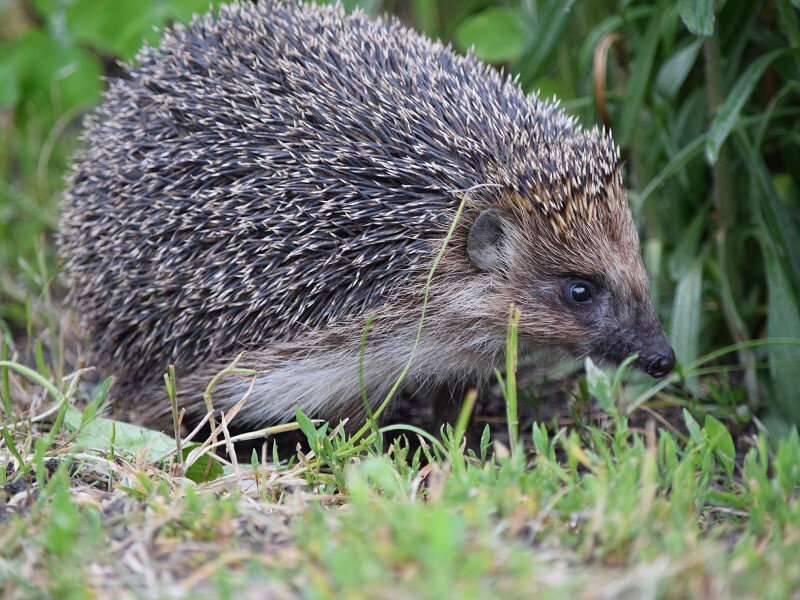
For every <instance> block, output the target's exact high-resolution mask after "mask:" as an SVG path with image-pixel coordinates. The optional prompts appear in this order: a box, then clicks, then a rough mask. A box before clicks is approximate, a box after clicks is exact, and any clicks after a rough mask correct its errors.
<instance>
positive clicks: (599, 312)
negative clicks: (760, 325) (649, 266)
mask: <svg viewBox="0 0 800 600" xmlns="http://www.w3.org/2000/svg"><path fill="white" fill-rule="evenodd" d="M534 160H535V162H536V164H533V165H530V169H529V170H528V171H527V172H528V173H529V176H528V177H526V181H525V182H524V185H519V186H516V187H517V189H515V190H514V191H512V192H507V193H504V194H502V195H501V196H500V197H499V198H498V200H497V201H496V203H495V204H494V205H493V206H489V207H483V209H482V210H481V211H480V212H479V213H478V214H477V215H476V216H475V218H474V221H472V222H471V224H470V230H469V235H468V237H467V253H468V255H469V259H470V261H471V262H472V265H473V267H474V268H476V269H477V270H479V271H481V272H484V273H485V274H487V275H489V276H490V277H491V278H492V280H493V281H492V285H491V286H490V288H489V289H491V290H492V292H490V294H489V297H488V298H486V300H488V302H489V303H490V305H491V308H492V312H493V313H497V315H496V316H497V317H498V322H503V321H500V319H503V317H504V316H505V315H506V314H507V311H508V305H509V303H512V302H513V303H514V304H515V305H516V306H517V307H519V308H520V309H521V318H520V322H519V335H520V340H521V342H523V343H525V342H527V344H528V345H530V346H550V347H555V348H559V349H563V350H566V352H567V353H569V354H570V355H572V356H575V357H583V356H591V357H593V358H595V359H599V360H601V361H603V360H604V361H607V362H611V363H614V364H619V363H620V362H621V361H622V360H624V359H625V358H626V357H627V356H630V355H632V354H637V355H638V358H637V360H636V362H635V363H634V364H635V365H636V366H637V367H639V368H640V369H642V370H643V371H646V372H647V373H649V374H650V375H652V376H653V377H662V376H664V375H666V374H667V373H669V372H670V371H671V370H672V368H673V367H674V366H675V354H674V352H673V351H672V348H671V347H670V345H669V342H668V340H667V337H666V336H665V335H664V330H663V329H662V327H661V323H660V322H659V319H658V317H657V316H656V314H655V311H654V310H653V305H652V302H651V299H650V291H649V282H648V277H647V273H646V271H645V268H644V265H643V263H642V259H641V256H640V247H639V238H638V234H637V232H636V227H635V225H634V223H633V219H632V217H631V212H630V209H629V207H628V203H627V198H626V194H625V190H624V188H623V186H622V180H621V176H620V169H619V160H618V155H617V151H616V148H615V146H614V145H613V143H612V142H611V140H610V139H609V138H608V137H607V136H605V135H603V134H600V133H597V132H592V133H589V134H583V133H581V134H580V135H575V136H569V137H565V138H560V139H559V140H557V141H556V142H552V143H550V144H542V145H540V146H539V147H538V149H537V152H536V158H535V159H534ZM526 188H527V189H526Z"/></svg>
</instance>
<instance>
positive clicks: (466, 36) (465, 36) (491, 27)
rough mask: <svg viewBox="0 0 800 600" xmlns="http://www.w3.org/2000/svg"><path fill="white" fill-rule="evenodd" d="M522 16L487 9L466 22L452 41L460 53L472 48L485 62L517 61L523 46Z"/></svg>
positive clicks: (510, 10)
mask: <svg viewBox="0 0 800 600" xmlns="http://www.w3.org/2000/svg"><path fill="white" fill-rule="evenodd" d="M525 33H526V32H525V28H524V27H523V26H522V15H521V14H520V12H519V11H516V10H513V9H510V8H499V7H497V8H488V9H486V10H484V11H483V12H480V13H478V14H477V15H474V16H472V17H469V18H467V19H465V20H464V21H463V22H462V23H461V25H459V27H458V29H456V33H455V37H456V41H457V42H458V45H459V46H461V48H462V49H464V50H468V49H469V48H470V47H474V49H475V55H476V56H477V57H478V58H480V59H482V60H485V61H487V62H491V63H500V62H507V61H512V60H516V59H517V58H519V56H520V54H521V53H522V49H523V47H524V44H525Z"/></svg>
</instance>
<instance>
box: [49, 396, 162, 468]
mask: <svg viewBox="0 0 800 600" xmlns="http://www.w3.org/2000/svg"><path fill="white" fill-rule="evenodd" d="M64 423H65V424H66V426H67V429H69V430H70V431H71V432H72V433H75V432H76V431H79V430H80V434H79V435H78V437H77V438H76V440H75V442H76V443H77V444H79V445H81V446H84V447H85V448H88V449H90V450H95V451H97V452H100V453H102V454H108V453H109V452H110V451H111V442H110V440H111V433H112V427H113V428H114V429H115V431H114V447H115V449H116V451H117V452H125V453H126V454H133V455H134V456H136V455H138V454H139V453H140V452H142V451H144V450H145V448H146V449H147V452H146V454H145V460H148V461H154V460H157V459H158V458H160V457H162V456H164V455H165V454H168V453H169V452H171V451H172V450H174V449H175V440H174V439H172V438H171V437H169V436H168V435H166V434H164V433H161V432H159V431H154V430H152V429H147V428H146V427H139V426H138V425H131V424H130V423H123V422H121V421H113V420H111V419H104V418H98V417H95V418H94V419H92V420H90V421H89V422H88V423H84V422H83V414H82V412H81V411H79V410H78V409H77V408H75V407H74V406H69V407H68V408H67V412H66V414H65V416H64Z"/></svg>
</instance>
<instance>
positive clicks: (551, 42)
mask: <svg viewBox="0 0 800 600" xmlns="http://www.w3.org/2000/svg"><path fill="white" fill-rule="evenodd" d="M576 1H577V0H546V1H545V2H542V3H540V4H539V10H538V12H537V15H536V25H535V27H534V29H533V31H531V33H530V35H529V36H528V37H527V41H526V43H525V49H524V50H523V52H522V56H521V58H520V59H519V63H518V64H517V70H518V71H519V73H520V75H521V81H522V87H523V88H524V89H529V88H530V87H531V86H532V85H533V83H534V82H535V81H536V80H537V79H538V78H539V76H540V75H541V74H542V71H543V70H544V69H545V68H546V66H547V65H548V64H549V62H550V57H551V56H553V54H554V53H555V51H556V47H557V46H558V44H559V42H561V41H562V36H563V33H564V29H566V27H567V23H568V22H569V17H570V16H571V12H572V8H573V6H575V2H576Z"/></svg>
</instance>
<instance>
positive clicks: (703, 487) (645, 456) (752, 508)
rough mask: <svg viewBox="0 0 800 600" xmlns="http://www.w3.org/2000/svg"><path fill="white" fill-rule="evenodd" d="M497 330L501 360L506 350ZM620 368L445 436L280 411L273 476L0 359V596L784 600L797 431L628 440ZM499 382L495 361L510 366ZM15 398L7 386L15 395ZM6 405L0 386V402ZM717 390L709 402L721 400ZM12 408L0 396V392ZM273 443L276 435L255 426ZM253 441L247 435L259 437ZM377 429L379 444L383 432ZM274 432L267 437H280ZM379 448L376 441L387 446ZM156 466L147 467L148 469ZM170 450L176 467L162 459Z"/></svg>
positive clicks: (795, 524) (685, 432) (644, 428)
mask: <svg viewBox="0 0 800 600" xmlns="http://www.w3.org/2000/svg"><path fill="white" fill-rule="evenodd" d="M515 329H516V324H515V320H514V319H513V318H512V319H511V320H510V331H509V340H508V355H509V360H510V361H512V362H511V364H512V366H513V360H514V356H515V353H516V348H515V343H514V338H515V335H516V331H515ZM625 369H626V366H622V367H620V369H619V370H618V371H617V372H611V373H609V372H606V371H603V370H600V369H598V368H596V367H595V366H594V365H593V364H591V362H588V363H587V365H586V377H585V378H582V379H580V380H579V381H578V382H577V387H576V398H575V406H576V408H578V409H580V410H582V411H584V413H585V414H586V413H589V412H591V411H595V412H596V413H598V410H599V409H602V412H599V414H605V415H607V416H605V417H603V418H602V419H600V420H587V421H585V422H584V423H580V422H577V423H574V424H573V426H572V427H569V428H567V427H558V426H553V423H539V422H535V423H533V424H527V423H526V425H525V426H524V427H521V428H520V429H519V434H517V433H516V429H515V428H514V427H513V423H514V421H515V419H514V413H515V410H516V408H515V406H514V401H513V399H514V398H515V397H516V396H517V394H518V390H517V387H516V384H515V379H514V377H513V376H508V375H500V376H499V377H500V381H501V384H502V385H501V387H502V389H503V391H504V395H505V398H506V400H507V403H506V407H507V422H508V423H509V424H510V425H509V429H510V431H512V433H511V434H510V436H503V435H498V436H497V439H494V440H493V439H492V437H491V436H490V433H489V428H488V427H487V428H486V430H485V432H484V434H483V436H482V439H481V441H480V443H479V444H478V445H477V446H476V447H474V448H467V446H466V444H465V443H464V431H465V425H464V424H465V423H466V417H468V416H469V415H468V414H467V411H468V410H470V404H469V403H465V408H464V409H463V414H462V416H461V418H460V419H459V424H458V425H457V426H456V428H455V429H453V428H448V429H447V430H446V431H443V432H442V436H441V441H439V440H435V441H431V442H428V441H426V439H424V438H423V439H421V440H420V443H419V444H418V445H417V448H416V450H412V449H411V447H410V446H409V444H408V442H407V441H406V440H405V439H403V438H395V439H393V440H392V439H391V436H392V435H393V434H392V433H391V432H390V431H389V428H385V429H384V430H381V427H380V425H379V424H377V423H375V422H373V423H370V424H368V425H369V426H368V427H366V428H365V429H364V430H362V435H363V437H362V438H358V439H357V438H351V437H348V436H346V435H345V434H344V433H342V430H341V429H340V428H335V429H333V430H331V429H330V428H329V426H328V425H327V424H318V423H313V422H312V421H311V420H309V419H308V418H307V417H305V416H304V415H302V413H299V412H298V419H297V422H296V423H294V424H290V425H288V427H296V428H300V429H301V430H302V431H303V433H304V434H305V436H306V439H307V443H308V448H310V449H311V450H310V451H301V450H300V449H299V447H298V450H297V452H296V453H294V455H293V456H292V458H291V459H290V460H289V461H284V462H276V461H273V460H272V457H271V455H270V453H269V452H268V450H267V448H268V446H267V444H265V445H264V447H263V449H262V454H261V455H259V454H258V453H257V452H254V453H253V456H252V457H251V460H250V461H236V460H229V459H228V457H229V456H231V455H226V454H225V453H224V452H223V453H221V454H220V453H216V454H215V453H214V452H213V450H214V449H213V448H212V446H211V440H212V439H214V438H216V437H219V438H220V439H222V440H227V442H225V441H223V442H222V443H221V444H222V445H221V447H222V448H224V447H225V446H226V443H230V439H231V435H230V433H229V432H228V431H227V424H228V419H229V418H233V419H235V411H236V409H233V410H232V411H231V412H230V413H229V414H228V415H224V416H223V417H222V418H221V419H220V421H219V423H218V425H217V427H216V431H215V432H212V435H210V436H209V438H208V440H205V441H203V443H200V444H198V441H197V440H194V439H190V438H191V436H189V437H187V438H184V440H183V444H184V447H183V451H182V452H181V453H180V454H178V453H177V452H176V450H177V446H176V441H175V440H174V439H172V438H170V437H168V436H166V435H164V434H158V433H156V432H152V431H148V430H143V429H140V428H138V427H135V426H132V425H129V424H126V423H121V422H114V421H111V420H109V419H107V418H106V417H104V416H103V414H102V413H103V400H104V394H105V392H106V391H107V386H100V387H99V390H98V393H97V396H96V397H95V398H93V399H87V398H82V397H81V394H80V392H79V389H80V388H79V386H78V385H77V382H78V378H79V377H80V374H75V375H74V376H70V377H67V378H65V379H63V380H59V379H58V378H54V377H52V374H51V371H50V370H49V369H48V371H47V373H46V374H42V373H40V372H37V371H36V370H34V369H30V368H27V367H25V366H23V365H20V364H18V363H14V362H10V361H3V362H0V372H2V381H3V389H14V390H17V393H16V394H15V396H14V399H15V400H14V404H11V406H10V408H11V412H10V413H7V414H6V419H5V420H4V423H3V438H2V443H1V444H2V445H0V460H2V462H3V465H4V466H5V469H3V470H2V471H0V473H2V475H1V476H2V477H3V479H4V481H3V484H4V486H5V493H6V503H5V504H3V505H2V506H3V510H2V512H0V541H2V543H1V544H0V581H2V588H3V592H4V594H5V595H6V597H70V598H71V597H75V598H92V597H97V596H100V597H108V596H117V595H133V596H142V597H167V596H170V597H172V596H178V597H184V596H189V595H192V596H194V597H198V596H200V597H241V596H242V595H243V594H244V595H245V596H247V597H249V596H256V597H263V595H269V596H270V597H287V598H288V597H319V598H328V597H330V598H334V597H335V598H340V597H353V598H382V597H387V598H388V597H419V598H442V597H466V598H484V597H487V596H489V595H497V596H499V597H508V598H515V597H520V598H522V597H531V596H532V595H534V594H536V595H537V597H538V596H541V597H545V598H547V597H554V598H563V597H565V596H567V597H580V598H595V597H629V596H633V597H651V598H684V597H687V596H688V597H709V596H710V597H736V598H786V597H789V596H792V595H795V594H797V593H800V566H798V565H799V564H800V563H798V562H797V557H798V556H800V502H799V500H800V494H799V493H798V489H799V488H798V486H800V437H798V435H797V433H796V432H793V433H792V434H791V435H790V436H788V437H787V438H785V439H783V440H781V441H779V442H778V443H777V444H776V445H775V446H774V447H771V446H770V442H769V440H768V439H767V438H766V437H765V436H764V435H763V434H753V433H748V434H744V435H739V436H737V438H736V439H734V437H732V436H731V434H730V433H729V432H728V429H727V428H726V427H725V425H723V423H722V422H720V421H719V420H718V419H716V418H714V417H713V416H711V415H706V416H705V417H704V418H703V419H702V420H701V422H698V421H697V420H696V419H695V418H694V417H693V416H692V415H691V414H690V413H689V412H688V411H686V410H685V409H684V411H683V416H682V421H683V424H682V425H683V426H682V427H681V428H680V431H678V432H675V433H674V432H670V431H668V430H667V429H661V430H658V429H656V422H655V420H654V419H653V418H649V419H645V420H644V421H642V425H641V426H638V425H637V426H636V427H634V426H632V425H631V421H630V417H629V411H630V409H631V407H632V406H633V402H634V401H635V398H636V394H634V393H631V392H632V390H629V389H628V387H627V385H626V384H625V383H624V382H625V381H626V379H625V378H624V377H623V374H624V371H625ZM509 374H513V369H512V370H511V371H510V372H509ZM21 391H24V394H23V393H20V392H21ZM4 393H5V392H4ZM723 393H724V392H723ZM4 403H5V405H6V407H7V408H9V404H10V401H9V398H8V396H5V395H4ZM272 433H274V434H277V431H275V432H272ZM262 435H263V432H262ZM384 436H385V437H384ZM271 439H276V440H278V443H280V440H281V438H280V435H276V437H273V438H271ZM387 439H388V440H391V443H390V444H388V446H386V445H384V442H385V441H386V440H387ZM165 456H166V458H164V457H165ZM178 456H180V457H181V458H180V459H178V458H177V457H178Z"/></svg>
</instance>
